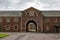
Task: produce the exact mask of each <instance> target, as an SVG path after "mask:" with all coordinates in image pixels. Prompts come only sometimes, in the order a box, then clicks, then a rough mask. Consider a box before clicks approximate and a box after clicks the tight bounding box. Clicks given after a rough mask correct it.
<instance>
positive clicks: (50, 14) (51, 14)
mask: <svg viewBox="0 0 60 40" xmlns="http://www.w3.org/2000/svg"><path fill="white" fill-rule="evenodd" d="M42 14H43V15H44V16H46V17H60V11H43V12H42Z"/></svg>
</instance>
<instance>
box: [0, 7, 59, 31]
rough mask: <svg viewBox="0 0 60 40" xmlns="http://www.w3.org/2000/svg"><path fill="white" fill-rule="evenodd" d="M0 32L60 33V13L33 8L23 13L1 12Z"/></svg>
mask: <svg viewBox="0 0 60 40" xmlns="http://www.w3.org/2000/svg"><path fill="white" fill-rule="evenodd" d="M0 31H1V32H60V12H59V11H40V10H37V9H35V8H33V7H30V8H28V9H26V10H23V11H0Z"/></svg>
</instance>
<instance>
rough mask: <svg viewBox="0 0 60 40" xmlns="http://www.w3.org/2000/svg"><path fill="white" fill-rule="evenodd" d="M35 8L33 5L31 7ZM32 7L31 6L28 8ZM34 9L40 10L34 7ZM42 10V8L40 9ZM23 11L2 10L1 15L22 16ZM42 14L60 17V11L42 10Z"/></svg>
mask: <svg viewBox="0 0 60 40" xmlns="http://www.w3.org/2000/svg"><path fill="white" fill-rule="evenodd" d="M31 8H33V7H31ZM28 9H30V8H28ZM33 9H34V10H38V9H35V8H33ZM38 11H40V10H38ZM21 12H22V11H0V16H21V15H22V13H21ZM42 14H43V15H44V16H46V17H60V11H42Z"/></svg>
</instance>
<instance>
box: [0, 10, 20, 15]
mask: <svg viewBox="0 0 60 40" xmlns="http://www.w3.org/2000/svg"><path fill="white" fill-rule="evenodd" d="M0 16H21V12H20V11H0Z"/></svg>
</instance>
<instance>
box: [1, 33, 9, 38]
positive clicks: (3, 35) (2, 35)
mask: <svg viewBox="0 0 60 40" xmlns="http://www.w3.org/2000/svg"><path fill="white" fill-rule="evenodd" d="M6 36H8V34H0V38H4V37H6Z"/></svg>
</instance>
